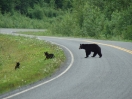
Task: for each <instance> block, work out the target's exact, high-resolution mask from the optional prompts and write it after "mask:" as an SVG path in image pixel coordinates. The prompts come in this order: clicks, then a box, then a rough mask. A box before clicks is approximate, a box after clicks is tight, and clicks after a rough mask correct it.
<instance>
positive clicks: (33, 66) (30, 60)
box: [0, 34, 65, 94]
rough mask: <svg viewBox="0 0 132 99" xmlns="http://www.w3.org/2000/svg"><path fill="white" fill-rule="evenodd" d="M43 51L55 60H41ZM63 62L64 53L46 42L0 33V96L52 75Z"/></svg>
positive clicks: (43, 57)
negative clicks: (51, 55)
mask: <svg viewBox="0 0 132 99" xmlns="http://www.w3.org/2000/svg"><path fill="white" fill-rule="evenodd" d="M45 51H48V52H49V53H54V55H55V58H54V59H49V60H44V59H45V56H44V52H45ZM64 60H65V55H64V52H63V50H62V49H61V48H60V47H58V46H56V45H53V44H51V43H49V42H45V41H41V40H37V39H35V38H27V37H22V36H12V35H3V34H0V94H2V93H5V92H7V91H10V90H13V89H16V88H19V87H21V86H24V85H27V84H31V83H33V82H36V81H38V80H41V79H44V78H45V77H49V76H51V75H52V74H53V73H54V72H55V71H56V70H57V69H58V68H59V67H60V65H61V64H62V63H63V62H64ZM16 62H20V69H17V70H15V69H14V68H15V65H16Z"/></svg>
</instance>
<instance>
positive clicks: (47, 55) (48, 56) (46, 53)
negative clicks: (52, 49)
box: [44, 52, 55, 60]
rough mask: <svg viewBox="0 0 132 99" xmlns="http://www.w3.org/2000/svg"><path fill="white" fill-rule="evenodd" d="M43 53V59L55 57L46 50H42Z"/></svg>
mask: <svg viewBox="0 0 132 99" xmlns="http://www.w3.org/2000/svg"><path fill="white" fill-rule="evenodd" d="M44 54H45V56H46V58H45V60H46V59H51V58H54V57H55V56H54V54H49V53H48V52H44Z"/></svg>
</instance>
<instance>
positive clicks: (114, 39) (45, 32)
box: [19, 30, 132, 42]
mask: <svg viewBox="0 0 132 99" xmlns="http://www.w3.org/2000/svg"><path fill="white" fill-rule="evenodd" d="M19 33H21V34H27V35H36V36H57V37H76V38H88V39H97V38H94V37H82V36H72V35H71V36H67V35H62V34H53V33H51V32H50V31H48V30H47V31H44V32H19ZM98 39H99V40H111V41H124V42H132V40H125V39H121V38H119V37H112V38H109V39H108V38H107V39H106V38H105V37H103V35H102V36H100V37H99V38H98Z"/></svg>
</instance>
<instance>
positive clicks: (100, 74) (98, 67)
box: [0, 29, 132, 99]
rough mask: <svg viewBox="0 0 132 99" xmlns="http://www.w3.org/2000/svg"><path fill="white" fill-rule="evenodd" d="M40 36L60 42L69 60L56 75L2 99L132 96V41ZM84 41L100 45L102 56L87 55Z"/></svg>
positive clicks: (115, 98)
mask: <svg viewBox="0 0 132 99" xmlns="http://www.w3.org/2000/svg"><path fill="white" fill-rule="evenodd" d="M1 31H2V29H1ZM9 31H10V30H9ZM6 33H7V32H6ZM8 33H13V32H8ZM37 38H38V39H41V40H46V41H52V42H55V43H57V44H60V45H61V46H60V45H59V46H60V47H62V48H63V50H64V51H65V54H66V56H67V61H66V62H65V64H63V66H62V67H61V68H60V69H59V70H58V71H57V72H56V73H55V74H54V75H53V76H51V77H49V78H47V79H44V80H42V81H39V82H37V83H35V84H32V85H29V86H26V87H24V88H21V89H18V90H15V91H12V92H10V93H7V94H4V95H1V96H0V99H8V98H9V99H132V43H131V42H117V41H105V40H93V39H80V38H61V37H60V38H59V37H44V36H38V37H37ZM81 43H97V44H99V46H100V47H101V49H102V55H103V56H102V58H99V56H98V55H97V56H96V57H95V58H92V57H91V56H92V54H91V55H90V57H89V58H84V57H85V51H84V50H79V45H80V44H81Z"/></svg>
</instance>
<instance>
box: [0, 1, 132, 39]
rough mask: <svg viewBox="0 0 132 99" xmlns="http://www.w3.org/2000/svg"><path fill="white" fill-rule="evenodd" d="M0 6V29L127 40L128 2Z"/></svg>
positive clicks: (131, 6)
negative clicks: (8, 28) (48, 31)
mask: <svg viewBox="0 0 132 99" xmlns="http://www.w3.org/2000/svg"><path fill="white" fill-rule="evenodd" d="M8 1H9V2H8ZM1 2H2V3H0V10H1V13H2V15H1V14H0V16H1V19H0V27H15V28H50V29H51V30H50V31H51V32H52V34H53V33H55V34H60V35H67V36H81V37H92V38H100V37H103V38H106V39H108V38H109V39H111V38H113V37H117V38H118V39H130V38H128V37H129V35H130V31H131V30H130V29H129V28H130V26H131V25H132V18H131V17H132V0H24V1H23V0H1ZM18 14H19V15H18ZM17 17H18V18H17ZM27 17H29V18H27ZM7 23H8V24H7ZM130 37H131V36H130Z"/></svg>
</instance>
